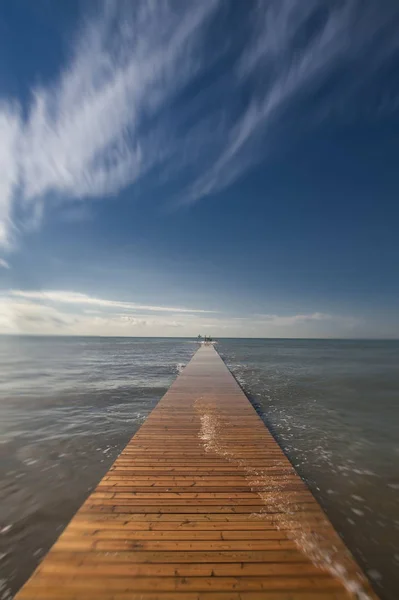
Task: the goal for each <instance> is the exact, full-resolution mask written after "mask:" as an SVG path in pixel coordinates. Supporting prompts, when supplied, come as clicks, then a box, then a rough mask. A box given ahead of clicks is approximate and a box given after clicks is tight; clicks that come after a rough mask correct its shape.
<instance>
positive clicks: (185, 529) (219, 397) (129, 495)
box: [16, 346, 376, 600]
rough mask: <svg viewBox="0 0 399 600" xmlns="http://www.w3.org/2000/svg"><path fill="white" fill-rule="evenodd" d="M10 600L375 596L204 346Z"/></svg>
mask: <svg viewBox="0 0 399 600" xmlns="http://www.w3.org/2000/svg"><path fill="white" fill-rule="evenodd" d="M16 598H17V599H18V600H34V599H35V600H48V599H52V600H61V599H63V600H308V599H313V600H327V599H328V600H332V599H344V598H345V599H349V598H352V599H355V598H358V599H359V600H360V599H361V600H366V599H369V598H372V599H375V598H376V596H375V594H374V593H373V591H372V590H371V588H370V586H369V583H368V581H367V580H366V579H365V577H364V576H363V575H362V573H361V571H360V569H359V567H358V566H357V564H356V563H355V561H354V560H353V558H352V557H351V555H350V554H349V552H348V551H347V549H346V548H345V546H344V544H343V542H342V541H341V539H340V537H339V536H338V535H337V533H336V532H335V531H334V529H333V527H332V525H331V523H330V522H329V521H328V520H327V518H326V516H325V514H324V512H323V511H322V509H321V508H320V506H319V504H318V503H317V502H316V500H315V499H314V497H313V496H312V494H311V492H310V491H309V490H308V488H307V486H306V485H305V483H304V482H303V481H302V480H301V479H300V477H299V476H298V475H297V474H296V472H295V470H294V468H293V467H292V465H291V463H290V462H289V460H288V459H287V458H286V456H285V455H284V453H283V452H282V450H281V449H280V447H279V446H278V444H277V443H276V441H275V440H274V438H273V437H272V435H271V434H270V433H269V431H268V430H267V428H266V427H265V425H264V423H263V422H262V420H261V419H260V418H259V417H258V415H257V414H256V412H255V410H254V409H253V407H252V405H251V404H250V402H249V401H248V399H247V398H246V396H245V395H244V393H243V392H242V390H241V388H240V387H239V385H238V384H237V382H236V381H235V379H234V378H233V376H232V375H231V373H230V372H229V371H228V369H227V368H226V366H225V365H224V363H223V361H222V360H221V358H220V357H219V355H218V353H217V352H216V351H215V350H214V348H213V346H202V347H200V349H199V350H198V351H197V352H196V354H195V355H194V357H193V358H192V360H191V362H190V363H189V364H188V365H187V367H186V368H185V369H184V371H183V373H182V374H181V375H179V376H178V378H177V379H176V381H175V382H174V383H173V385H172V386H171V388H170V389H169V391H168V392H167V393H166V394H165V396H164V397H163V398H162V400H161V401H160V402H159V404H158V405H157V407H156V408H155V409H154V410H153V411H152V413H151V414H150V416H149V417H148V419H147V420H146V421H145V423H144V424H143V425H142V427H141V428H140V429H139V431H138V432H137V433H136V434H135V435H134V436H133V438H132V439H131V441H130V442H129V443H128V445H127V446H126V448H125V449H124V451H123V452H122V454H121V455H120V456H119V458H118V459H117V460H116V462H115V463H114V464H113V466H112V467H111V469H110V470H109V471H108V473H107V474H106V475H105V477H104V478H103V479H102V481H101V482H100V483H99V485H98V486H97V488H96V489H95V491H94V492H93V493H92V494H91V495H90V497H89V498H88V499H87V500H86V502H85V503H84V504H83V506H82V507H81V508H80V510H79V511H78V512H77V514H76V515H75V517H74V518H73V519H72V521H71V522H70V524H69V525H68V526H67V528H66V529H65V531H64V532H63V533H62V535H61V536H60V538H59V539H58V541H57V542H56V543H55V544H54V546H53V548H52V549H51V550H50V552H49V553H48V555H47V556H46V557H45V559H44V560H43V562H42V563H41V564H40V566H39V567H38V568H37V569H36V571H35V573H34V574H33V575H32V577H31V578H30V579H29V580H28V582H27V583H26V584H25V586H24V587H23V588H22V589H21V590H20V592H19V593H18V594H17V596H16Z"/></svg>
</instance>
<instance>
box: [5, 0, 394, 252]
mask: <svg viewBox="0 0 399 600" xmlns="http://www.w3.org/2000/svg"><path fill="white" fill-rule="evenodd" d="M229 11H233V12H234V11H241V12H240V18H239V19H235V20H234V19H233V21H234V23H235V25H234V26H231V27H230V25H229V21H228V20H227V19H226V15H227V14H228V13H229ZM237 23H238V24H237ZM398 24H399V7H398V5H397V4H396V3H395V2H392V3H384V5H383V6H381V4H379V3H375V2H373V1H372V0H366V1H362V0H346V1H345V2H342V1H341V0H307V1H306V2H304V1H302V0H251V1H249V2H247V3H245V8H244V5H243V4H242V3H229V2H223V0H204V1H203V2H187V3H185V2H178V1H177V0H169V1H168V0H165V1H160V2H151V1H149V0H148V1H146V0H137V2H134V3H129V2H123V1H121V2H118V3H111V2H103V3H96V14H92V15H89V16H88V17H87V21H86V23H85V24H84V26H82V29H81V31H80V33H79V34H78V35H77V37H76V39H75V40H74V41H73V44H72V46H71V48H70V49H69V58H68V60H67V61H66V63H65V64H64V65H63V66H62V67H60V72H59V75H58V77H57V78H55V80H54V81H52V82H49V83H46V84H45V85H43V86H42V87H38V86H35V87H34V88H33V89H32V90H31V98H30V101H29V102H28V105H27V106H26V107H24V110H22V108H21V106H20V103H19V101H18V99H17V98H12V97H11V98H10V97H3V98H2V99H1V101H0V139H1V145H0V172H1V178H0V246H3V247H6V246H12V244H13V240H14V238H15V236H16V235H17V234H18V231H20V230H21V229H23V228H24V227H28V226H32V225H38V224H39V223H40V222H41V219H42V216H43V213H44V212H45V210H46V206H47V205H48V204H49V203H52V204H53V205H54V204H55V205H58V204H59V203H60V202H69V201H71V200H76V199H90V198H92V199H93V198H100V197H112V196H115V195H116V194H117V193H118V192H119V191H120V190H121V189H123V188H124V187H126V186H128V185H130V184H134V183H136V182H138V180H139V179H140V178H142V177H143V176H144V175H146V174H149V173H150V172H151V173H152V177H151V180H152V183H151V185H153V186H155V187H156V186H158V187H159V188H161V187H162V186H163V185H164V183H165V182H167V183H170V182H171V181H172V182H173V185H174V186H175V188H176V192H175V193H176V195H177V196H178V197H179V198H180V203H193V202H195V201H198V200H199V199H200V198H203V197H204V196H208V195H209V194H212V193H215V192H217V191H219V190H221V189H223V188H225V187H227V186H228V185H230V184H231V183H233V182H234V181H236V180H237V179H238V178H239V177H240V176H241V175H242V174H243V173H245V172H246V171H248V170H249V169H250V168H251V167H253V166H254V165H255V164H257V163H258V162H259V161H261V160H264V159H265V157H267V156H268V155H269V154H270V153H272V152H273V150H274V147H275V145H276V144H279V143H281V141H282V139H287V137H289V136H288V135H287V129H289V128H290V127H294V124H295V127H297V126H298V125H297V124H298V122H299V121H300V120H301V119H302V120H303V122H304V126H305V128H308V127H310V126H313V125H314V124H315V122H317V121H318V120H320V119H321V118H327V116H328V114H330V113H331V111H333V112H334V111H336V112H338V113H339V111H340V107H341V106H342V99H343V98H344V99H348V98H351V97H352V96H353V94H355V92H356V91H357V92H359V90H362V92H363V94H362V96H359V97H358V99H359V100H360V99H361V102H360V106H365V105H368V106H369V107H371V110H374V112H375V113H378V109H379V107H381V106H382V105H383V106H384V110H392V109H396V108H397V97H398V95H397V94H396V95H393V99H390V100H388V101H387V100H386V97H384V86H383V85H382V86H374V88H375V89H378V90H379V96H378V98H370V95H369V94H367V83H368V82H370V81H371V80H373V78H374V77H375V76H376V73H377V72H378V69H379V67H380V66H381V65H386V64H387V63H389V61H390V60H391V59H392V58H393V57H394V56H396V54H397V52H398V48H399V38H398V36H397V35H396V31H397V26H398ZM209 26H213V34H212V35H211V34H210V33H209V31H210V29H209ZM243 38H245V42H243V41H242V40H243ZM238 40H239V41H238ZM232 48H234V49H235V51H234V52H233V53H232V55H229V51H230V50H231V49H232ZM219 57H223V59H224V61H225V62H223V63H221V64H218V58H219ZM226 57H228V58H226ZM204 74H205V75H206V76H207V79H206V81H207V83H206V84H205V83H204V80H201V79H200V76H202V75H204ZM337 80H339V82H340V85H339V86H338V87H337V86H336V85H334V82H335V83H336V81H337ZM190 85H191V92H190V93H187V88H188V87H189V86H190ZM337 90H338V91H337ZM365 90H366V92H365ZM174 103H176V106H175V105H174ZM349 106H350V103H348V102H346V103H345V110H349V109H348V107H349ZM354 106H356V110H357V111H359V103H354ZM290 133H291V132H290Z"/></svg>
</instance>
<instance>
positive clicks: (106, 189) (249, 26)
mask: <svg viewBox="0 0 399 600" xmlns="http://www.w3.org/2000/svg"><path fill="white" fill-rule="evenodd" d="M398 27H399V4H398V2H397V0H379V1H378V2H377V1H376V0H306V2H304V1H303V0H247V1H246V2H235V0H201V1H199V0H169V1H167V0H146V1H144V0H136V1H135V2H129V1H126V2H125V1H124V0H120V1H119V2H114V1H109V2H107V1H105V2H102V1H100V0H99V1H96V2H92V1H91V0H81V1H77V0H57V2H53V1H52V0H35V2H31V0H4V1H3V2H2V3H1V4H0V333H8V334H15V333H23V334H45V335H118V336H119V335H122V336H197V335H198V334H202V335H205V334H208V335H213V336H214V337H283V338H284V337H285V338H293V337H305V338H308V337H309V338H314V337H316V338H317V337H320V338H330V337H338V338H398V337H399V311H398V310H397V307H398V301H399V279H398V274H399V242H398V239H399V236H398V231H399V226H398V223H399V206H398V193H399V169H398V166H397V163H398V156H399V135H398V131H399V37H398V35H397V31H398Z"/></svg>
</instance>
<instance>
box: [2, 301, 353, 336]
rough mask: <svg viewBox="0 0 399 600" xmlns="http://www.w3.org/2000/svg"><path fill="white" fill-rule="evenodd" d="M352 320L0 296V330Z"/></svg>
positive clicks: (245, 327)
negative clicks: (228, 313)
mask: <svg viewBox="0 0 399 600" xmlns="http://www.w3.org/2000/svg"><path fill="white" fill-rule="evenodd" d="M88 307H90V308H88ZM91 307H95V308H91ZM358 325H359V321H358V320H357V319H354V318H352V317H350V316H340V315H332V314H327V313H323V312H314V313H309V314H300V313H298V314H293V315H277V314H270V315H267V314H266V315H248V316H246V317H242V316H234V315H227V314H222V313H215V314H212V313H207V311H201V310H199V311H194V310H193V311H190V310H189V309H181V308H171V307H167V308H165V307H156V306H145V305H138V304H134V303H131V302H123V301H116V300H115V301H111V300H104V299H100V298H94V297H91V296H87V295H85V294H80V293H75V292H45V293H41V292H23V291H11V290H10V291H9V292H3V294H2V295H0V333H28V334H48V335H102V336H112V335H114V336H150V337H151V336H155V337H157V336H171V337H173V336H177V337H184V336H188V337H196V336H197V335H198V334H199V333H202V334H205V333H208V334H211V335H213V336H214V337H217V336H219V337H351V336H352V337H353V335H354V332H355V333H356V332H357V331H358V329H356V327H357V326H358ZM360 332H361V328H360Z"/></svg>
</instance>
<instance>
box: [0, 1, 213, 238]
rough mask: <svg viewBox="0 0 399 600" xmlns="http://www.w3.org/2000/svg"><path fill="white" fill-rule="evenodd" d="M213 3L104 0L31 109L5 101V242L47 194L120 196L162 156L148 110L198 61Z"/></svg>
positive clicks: (0, 119) (1, 157)
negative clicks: (200, 38) (200, 40)
mask: <svg viewBox="0 0 399 600" xmlns="http://www.w3.org/2000/svg"><path fill="white" fill-rule="evenodd" d="M216 4H217V3H216V0H206V1H205V2H202V3H197V4H194V5H191V6H190V8H189V10H187V9H184V7H183V5H182V7H181V9H180V10H177V8H176V6H174V3H173V2H172V3H169V2H160V3H153V2H145V1H140V2H135V3H134V4H132V3H127V2H120V3H117V4H113V3H110V2H104V3H98V4H96V11H97V13H98V14H99V16H96V17H91V18H90V19H88V22H87V24H86V26H84V27H83V31H82V32H81V34H80V35H79V36H78V38H77V40H76V43H75V46H74V47H73V48H72V50H71V54H70V58H69V61H68V63H67V64H66V66H65V67H64V68H63V69H62V70H61V72H60V75H59V77H58V79H57V80H56V81H55V82H54V83H52V84H50V85H47V86H44V87H41V88H38V87H36V88H34V89H33V90H32V93H31V102H30V104H29V106H28V110H27V116H26V117H25V118H24V117H23V116H22V111H21V108H20V107H19V105H18V102H17V101H16V99H9V98H8V99H4V100H3V103H0V138H1V148H0V171H1V174H2V177H1V180H0V245H2V246H10V245H11V244H12V240H13V234H14V233H15V231H16V230H17V228H18V227H20V226H21V225H24V224H25V225H26V224H27V223H29V224H35V223H38V222H39V221H40V219H41V216H42V213H43V209H44V205H45V203H46V202H49V201H50V199H49V195H50V194H51V201H52V202H54V201H55V200H57V201H59V200H61V199H63V200H64V201H65V200H70V199H74V198H88V197H100V196H102V197H103V196H106V195H113V194H115V193H117V192H118V191H119V190H120V189H121V188H123V187H125V186H126V185H128V184H129V183H132V182H134V181H135V180H136V179H137V178H138V177H139V176H142V175H143V174H144V173H146V172H147V171H148V170H149V169H150V168H151V167H152V166H153V165H154V164H156V163H157V162H160V161H162V159H163V156H164V154H165V150H164V149H163V148H162V146H161V143H160V142H161V140H162V135H163V134H162V131H163V129H164V128H163V127H162V124H160V125H156V124H154V123H152V124H151V119H152V118H153V116H154V115H155V114H156V113H157V111H159V110H160V108H161V107H162V106H163V105H164V104H165V103H167V102H168V101H170V100H171V98H173V96H174V95H175V94H176V93H177V92H178V91H179V89H180V88H181V86H183V85H184V84H185V82H186V81H187V79H188V78H190V77H193V75H194V74H195V72H196V71H197V69H198V68H199V65H200V61H199V54H198V36H199V35H200V31H201V28H202V27H203V26H204V23H205V22H206V20H207V18H208V17H209V16H210V14H211V13H212V11H213V10H214V9H215V6H216ZM195 50H197V52H195ZM143 130H145V131H143ZM169 151H170V150H169ZM17 204H18V207H17V206H16V205H17ZM17 208H18V211H17V210H16V209H17ZM16 212H19V213H20V214H21V213H22V215H23V218H22V219H21V218H20V219H19V220H17V219H16V218H15V214H16Z"/></svg>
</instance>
